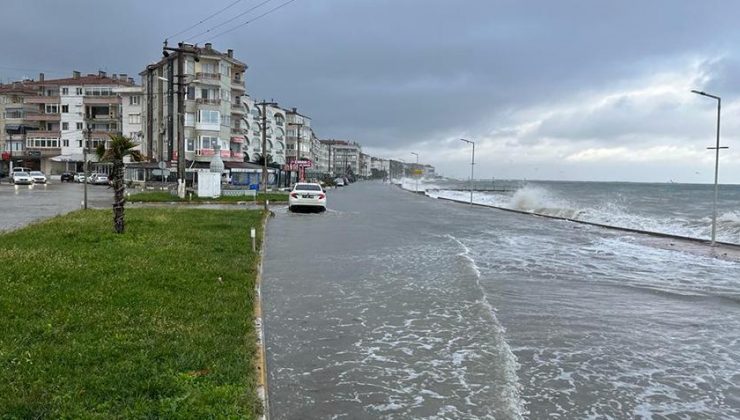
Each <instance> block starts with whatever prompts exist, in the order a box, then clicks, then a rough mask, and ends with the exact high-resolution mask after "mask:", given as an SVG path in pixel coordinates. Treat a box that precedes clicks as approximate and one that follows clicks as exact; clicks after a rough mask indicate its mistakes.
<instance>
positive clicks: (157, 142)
mask: <svg viewBox="0 0 740 420" xmlns="http://www.w3.org/2000/svg"><path fill="white" fill-rule="evenodd" d="M180 48H182V49H186V50H188V51H189V52H188V53H186V54H184V66H183V73H184V74H183V75H182V77H179V76H180V75H178V72H177V56H176V54H169V55H168V56H167V57H164V58H163V59H162V60H160V61H159V62H157V63H155V64H151V65H148V66H147V67H146V69H145V70H144V71H142V72H141V73H139V74H140V75H141V77H142V79H143V83H142V85H143V92H142V93H143V95H142V102H143V105H142V118H141V120H142V131H143V134H144V139H145V140H144V142H143V144H142V152H143V153H144V155H145V156H146V157H147V158H148V159H149V160H153V161H170V162H172V161H175V160H177V156H178V153H179V151H178V150H177V143H178V142H177V139H178V113H177V109H178V103H177V102H178V90H179V89H180V83H179V82H178V81H180V82H182V86H183V87H182V89H184V102H183V108H184V110H185V112H184V116H183V119H184V133H183V134H184V139H185V150H184V152H185V159H186V160H187V161H191V162H195V163H194V164H193V165H194V166H203V167H206V166H208V164H209V162H210V161H211V159H212V158H213V156H214V155H215V154H216V152H217V151H219V152H218V153H220V157H221V159H222V160H223V161H224V163H225V164H228V162H243V161H245V159H247V149H246V145H249V144H250V143H248V142H247V140H248V136H247V135H245V130H244V128H245V127H247V126H252V124H249V123H247V124H245V123H244V121H245V119H246V120H247V121H249V119H248V107H247V106H245V101H244V100H243V98H244V97H245V96H246V93H247V92H246V87H245V83H244V74H245V72H246V70H247V65H246V64H245V63H243V62H241V61H239V60H237V59H236V58H234V51H233V50H228V51H227V52H226V53H222V52H220V51H218V50H216V49H214V48H213V47H212V45H211V44H210V43H207V44H205V46H204V47H196V46H193V45H189V44H180ZM247 103H248V101H247ZM252 127H253V126H252ZM252 127H250V128H252ZM188 166H191V164H188Z"/></svg>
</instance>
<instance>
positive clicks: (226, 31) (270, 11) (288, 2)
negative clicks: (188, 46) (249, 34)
mask: <svg viewBox="0 0 740 420" xmlns="http://www.w3.org/2000/svg"><path fill="white" fill-rule="evenodd" d="M294 1H295V0H288V1H286V2H285V3H282V4H280V5H279V6H277V7H273V8H272V9H270V10H268V11H266V12H265V13H263V14H261V15H259V16H257V17H255V18H254V19H252V20H248V21H246V22H244V23H242V24H239V25H237V26H234V27H233V28H231V29H227V30H225V31H223V32H220V33H218V34H216V35H214V36H212V37H211V39H214V38H218V37H220V36H221V35H225V34H227V33H229V32H232V31H235V30H237V29H239V28H241V27H242V26H245V25H247V24H250V23H252V22H254V21H255V20H257V19H260V18H262V17H265V16H267V15H269V14H270V13H272V12H274V11H276V10H278V9H281V8H283V7H285V6H287V5H289V4H290V3H293V2H294Z"/></svg>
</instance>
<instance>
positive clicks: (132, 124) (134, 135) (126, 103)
mask: <svg viewBox="0 0 740 420" xmlns="http://www.w3.org/2000/svg"><path fill="white" fill-rule="evenodd" d="M113 93H115V94H117V95H118V96H120V97H121V133H122V134H123V135H124V136H126V137H128V138H130V139H131V140H133V141H134V142H135V143H137V144H138V145H139V146H137V148H136V149H137V150H139V151H141V144H142V142H143V140H144V131H142V127H143V126H142V123H141V114H142V113H143V102H142V100H141V97H142V94H143V89H142V87H141V86H131V87H120V88H116V89H113Z"/></svg>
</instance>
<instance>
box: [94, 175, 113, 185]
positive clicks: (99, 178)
mask: <svg viewBox="0 0 740 420" xmlns="http://www.w3.org/2000/svg"><path fill="white" fill-rule="evenodd" d="M90 183H92V184H95V185H108V184H110V181H109V180H108V175H106V174H95V176H92V177H90Z"/></svg>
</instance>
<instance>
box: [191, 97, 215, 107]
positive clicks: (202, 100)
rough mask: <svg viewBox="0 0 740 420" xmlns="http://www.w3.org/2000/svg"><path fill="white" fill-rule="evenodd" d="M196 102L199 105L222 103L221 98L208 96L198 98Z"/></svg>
mask: <svg viewBox="0 0 740 420" xmlns="http://www.w3.org/2000/svg"><path fill="white" fill-rule="evenodd" d="M195 103H196V104H198V105H216V106H219V105H221V100H220V99H206V98H198V99H196V100H195Z"/></svg>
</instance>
